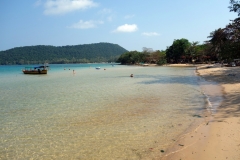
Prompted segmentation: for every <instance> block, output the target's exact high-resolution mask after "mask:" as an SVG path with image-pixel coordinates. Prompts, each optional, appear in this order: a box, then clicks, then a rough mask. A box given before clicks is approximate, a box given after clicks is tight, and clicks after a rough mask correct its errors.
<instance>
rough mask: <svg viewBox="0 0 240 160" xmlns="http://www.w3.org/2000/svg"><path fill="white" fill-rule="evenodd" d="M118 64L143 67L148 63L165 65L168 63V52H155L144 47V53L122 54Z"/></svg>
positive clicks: (130, 52) (131, 52)
mask: <svg viewBox="0 0 240 160" xmlns="http://www.w3.org/2000/svg"><path fill="white" fill-rule="evenodd" d="M117 62H118V63H121V64H129V65H131V64H132V65H133V64H134V65H142V64H146V63H147V64H158V65H163V64H165V63H166V52H165V51H160V50H157V51H153V50H151V49H146V48H145V47H144V48H143V51H142V52H139V51H129V52H126V53H124V54H122V55H121V56H120V57H119V58H118V60H117Z"/></svg>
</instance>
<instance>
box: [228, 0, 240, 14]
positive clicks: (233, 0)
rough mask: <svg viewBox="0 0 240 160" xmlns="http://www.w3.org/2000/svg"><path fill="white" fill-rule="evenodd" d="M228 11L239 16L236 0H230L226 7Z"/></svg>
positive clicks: (239, 5)
mask: <svg viewBox="0 0 240 160" xmlns="http://www.w3.org/2000/svg"><path fill="white" fill-rule="evenodd" d="M228 8H229V9H230V12H237V13H238V16H240V2H239V1H236V0H230V6H229V7H228Z"/></svg>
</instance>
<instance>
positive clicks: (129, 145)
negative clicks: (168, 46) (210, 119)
mask: <svg viewBox="0 0 240 160" xmlns="http://www.w3.org/2000/svg"><path fill="white" fill-rule="evenodd" d="M49 65H50V69H49V71H48V73H47V74H46V75H26V74H23V73H22V69H24V67H25V66H23V65H4V66H0V159H3V160H5V159H6V160H8V159H9V160H26V159H32V160H35V159H36V160H52V159H54V160H55V159H56V160H66V159H72V160H75V159H76V160H108V159H109V160H139V159H147V160H148V159H160V158H161V157H162V156H163V155H164V152H165V151H166V150H167V149H168V148H169V147H170V146H171V145H173V144H174V142H175V141H176V140H177V139H178V138H179V137H181V135H183V134H186V133H187V132H190V131H191V130H192V129H194V127H196V124H199V123H202V122H203V121H204V116H203V115H204V113H206V112H208V113H213V112H214V111H215V110H216V109H217V107H218V106H219V104H220V103H221V101H222V95H221V94H220V95H218V96H214V95H211V94H207V93H208V92H207V91H206V90H207V89H206V88H209V87H206V86H209V85H211V86H215V87H216V86H218V84H215V82H211V81H206V80H204V79H203V78H201V77H200V76H198V75H196V72H195V71H196V67H168V66H158V67H156V66H147V67H142V66H127V65H119V64H115V63H99V64H98V63H93V64H49ZM27 66H30V65H27ZM96 67H100V69H96ZM131 74H133V77H130V75H131ZM204 86H205V87H204ZM218 89H219V92H220V91H221V89H220V88H218ZM216 90H217V89H216Z"/></svg>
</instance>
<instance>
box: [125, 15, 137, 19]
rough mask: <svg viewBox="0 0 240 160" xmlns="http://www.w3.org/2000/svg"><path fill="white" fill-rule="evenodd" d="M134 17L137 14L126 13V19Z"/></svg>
mask: <svg viewBox="0 0 240 160" xmlns="http://www.w3.org/2000/svg"><path fill="white" fill-rule="evenodd" d="M133 17H135V15H133V14H132V15H126V16H125V17H124V18H125V19H130V18H133Z"/></svg>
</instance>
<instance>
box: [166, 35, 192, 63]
mask: <svg viewBox="0 0 240 160" xmlns="http://www.w3.org/2000/svg"><path fill="white" fill-rule="evenodd" d="M189 46H190V42H189V41H188V40H187V39H184V38H182V39H177V40H174V41H173V44H172V45H171V46H170V47H168V48H167V50H166V58H167V61H168V62H171V63H178V62H182V58H181V57H182V56H185V55H186V51H187V48H189Z"/></svg>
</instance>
